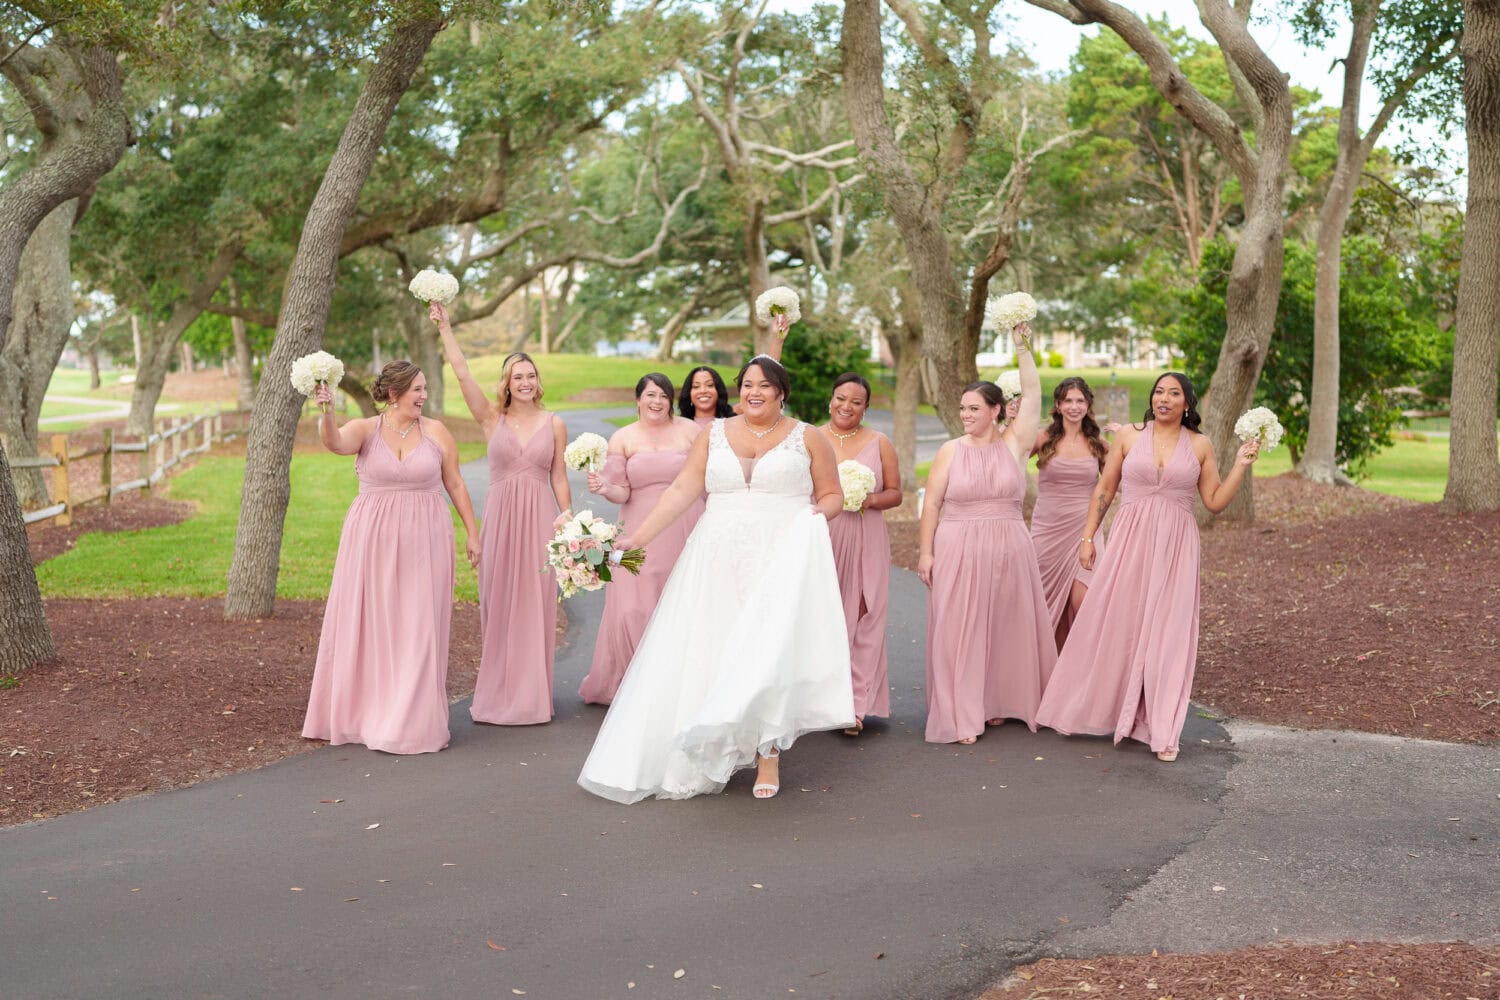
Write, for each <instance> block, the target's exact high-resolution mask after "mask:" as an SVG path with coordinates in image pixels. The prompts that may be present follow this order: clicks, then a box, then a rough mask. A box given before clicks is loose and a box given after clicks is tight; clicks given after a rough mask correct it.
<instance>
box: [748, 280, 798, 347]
mask: <svg viewBox="0 0 1500 1000" xmlns="http://www.w3.org/2000/svg"><path fill="white" fill-rule="evenodd" d="M779 316H785V317H786V325H787V329H791V326H792V324H793V323H795V322H797V321H798V320H799V319H801V318H802V300H801V298H799V297H798V295H797V292H796V290H794V289H791V288H788V287H787V286H785V285H778V286H777V287H775V288H767V289H766V290H765V291H763V292H761V293H760V295H759V296H757V297H756V299H755V318H756V319H758V320H760V321H761V322H762V323H767V324H772V321H773V320H774V319H776V318H777V317H779ZM772 325H774V324H772ZM780 332H781V333H782V335H783V336H784V335H785V333H786V331H785V330H782V331H780Z"/></svg>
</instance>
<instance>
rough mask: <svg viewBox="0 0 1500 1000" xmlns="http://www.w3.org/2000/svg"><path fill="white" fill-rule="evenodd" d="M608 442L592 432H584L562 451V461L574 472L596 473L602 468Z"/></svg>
mask: <svg viewBox="0 0 1500 1000" xmlns="http://www.w3.org/2000/svg"><path fill="white" fill-rule="evenodd" d="M608 452H609V442H608V441H606V440H604V438H602V437H600V436H599V435H598V434H595V433H593V432H592V431H585V432H584V433H582V434H580V435H578V436H577V437H576V438H574V439H573V443H572V444H570V445H568V447H567V448H565V449H564V450H563V461H564V462H566V463H567V465H568V468H570V469H572V470H574V471H575V472H598V471H599V470H600V469H601V468H603V467H604V456H605V455H606V454H607V453H608Z"/></svg>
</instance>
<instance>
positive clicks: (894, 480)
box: [865, 434, 901, 510]
mask: <svg viewBox="0 0 1500 1000" xmlns="http://www.w3.org/2000/svg"><path fill="white" fill-rule="evenodd" d="M880 481H881V482H883V483H885V489H883V490H881V491H880V492H879V493H871V494H869V495H868V496H866V497H865V510H890V509H891V508H892V507H899V506H901V463H900V462H899V461H898V460H897V459H896V446H895V445H893V444H891V439H890V438H888V437H886V436H885V435H884V434H882V435H880Z"/></svg>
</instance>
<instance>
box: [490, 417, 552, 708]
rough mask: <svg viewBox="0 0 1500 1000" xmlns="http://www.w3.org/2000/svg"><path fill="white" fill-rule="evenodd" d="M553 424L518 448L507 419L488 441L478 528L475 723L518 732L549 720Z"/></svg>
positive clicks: (546, 422)
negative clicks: (479, 643)
mask: <svg viewBox="0 0 1500 1000" xmlns="http://www.w3.org/2000/svg"><path fill="white" fill-rule="evenodd" d="M554 447H555V439H554V437H553V433H552V418H551V417H550V416H549V417H548V418H547V419H546V420H544V421H543V422H542V426H541V428H540V429H538V430H537V431H536V432H535V433H534V434H532V435H531V437H530V438H528V439H527V440H526V442H525V443H524V444H523V443H522V442H521V440H520V439H519V438H518V437H517V436H516V432H515V429H514V428H512V427H511V425H510V421H509V419H508V418H506V417H501V418H500V422H499V424H498V425H497V426H496V427H495V430H494V432H493V433H492V434H490V441H489V448H488V450H487V455H488V458H489V463H490V486H489V491H488V493H487V494H486V495H485V498H484V518H483V520H482V521H481V522H480V528H479V546H480V556H479V629H480V633H481V635H482V637H483V640H484V647H483V652H482V653H481V654H480V659H479V677H478V679H477V680H476V681H475V684H474V704H473V706H472V707H471V708H470V709H469V714H470V716H472V717H473V719H474V721H475V722H488V723H492V724H495V725H501V726H525V725H532V724H534V723H538V722H550V721H551V720H552V659H553V652H554V642H555V638H556V634H557V590H556V588H557V585H556V583H555V582H554V579H553V574H552V573H550V572H543V570H544V569H545V568H546V566H547V542H549V541H550V540H551V539H552V535H553V529H552V522H553V521H555V520H557V499H556V497H554V496H553V495H552V481H551V472H552V452H553V449H554Z"/></svg>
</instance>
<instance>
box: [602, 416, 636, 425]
mask: <svg viewBox="0 0 1500 1000" xmlns="http://www.w3.org/2000/svg"><path fill="white" fill-rule="evenodd" d="M635 420H636V418H635V417H605V418H604V422H605V423H606V424H613V425H615V426H616V427H626V426H629V425H630V424H633V423H635Z"/></svg>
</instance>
